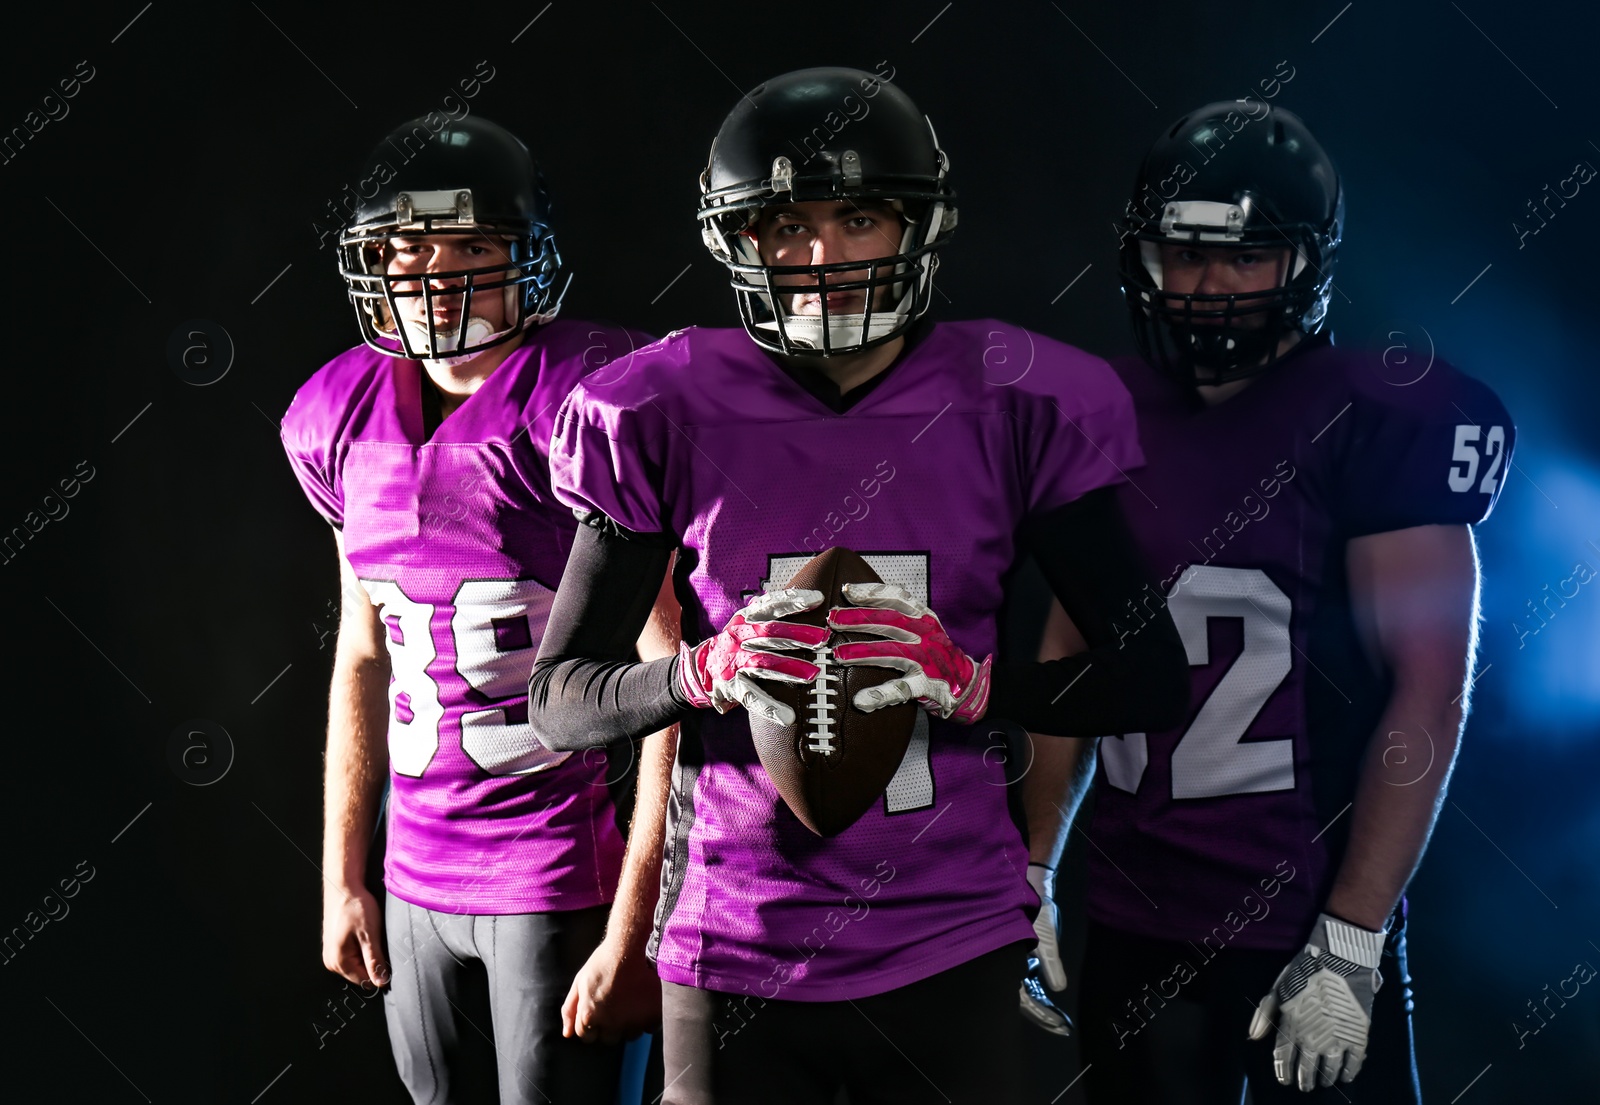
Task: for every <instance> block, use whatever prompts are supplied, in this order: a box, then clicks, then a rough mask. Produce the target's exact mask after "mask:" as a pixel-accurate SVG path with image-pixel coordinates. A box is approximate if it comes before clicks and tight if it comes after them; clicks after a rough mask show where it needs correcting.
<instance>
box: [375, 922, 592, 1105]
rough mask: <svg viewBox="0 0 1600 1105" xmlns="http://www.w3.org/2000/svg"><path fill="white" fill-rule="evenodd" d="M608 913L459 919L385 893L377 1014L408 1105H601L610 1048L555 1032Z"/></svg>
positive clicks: (559, 1030)
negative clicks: (385, 966) (383, 970)
mask: <svg viewBox="0 0 1600 1105" xmlns="http://www.w3.org/2000/svg"><path fill="white" fill-rule="evenodd" d="M608 910H609V907H608V906H595V907H594V908H592V909H580V910H573V911H570V912H561V913H520V914H511V915H503V916H471V915H467V914H456V913H440V912H437V911H435V910H431V909H424V908H423V907H421V906H417V905H412V904H411V903H410V902H406V901H402V900H401V899H399V898H397V897H395V896H394V895H393V894H390V895H388V901H387V904H386V907H385V921H386V926H387V933H386V935H387V941H386V942H387V945H388V951H389V969H390V974H391V976H392V977H391V979H390V983H389V986H388V988H387V989H386V990H385V991H384V998H383V1008H384V1014H385V1016H386V1018H387V1020H388V1024H389V1043H390V1046H391V1047H392V1048H393V1049H394V1058H395V1064H396V1066H398V1067H399V1068H400V1079H401V1081H403V1082H404V1083H405V1085H406V1089H407V1090H409V1091H410V1092H411V1096H412V1098H413V1100H415V1101H416V1102H417V1103H418V1105H447V1103H448V1105H457V1103H469V1102H470V1103H478V1102H482V1103H485V1105H488V1103H493V1102H497V1101H498V1102H499V1103H500V1105H551V1103H555V1105H566V1103H567V1102H575V1103H589V1102H594V1103H596V1105H609V1103H610V1102H611V1101H612V1100H613V1099H614V1098H615V1096H616V1092H617V1079H618V1074H619V1072H620V1070H621V1066H622V1045H621V1044H616V1045H602V1044H592V1043H584V1042H582V1041H580V1040H578V1039H577V1038H576V1037H574V1038H572V1039H563V1038H562V1035H561V1003H562V1002H563V1001H564V1000H566V996H567V990H568V988H569V987H570V986H571V985H572V980H573V978H574V977H575V976H576V975H577V973H578V971H579V969H580V968H581V967H582V966H583V964H584V962H585V961H586V960H587V959H588V958H589V953H590V952H591V951H593V950H594V948H595V946H596V945H597V944H599V943H600V937H601V935H602V934H603V933H604V931H605V923H606V914H607V912H608ZM497 1085H498V1087H499V1089H498V1096H497V1094H496V1086H497Z"/></svg>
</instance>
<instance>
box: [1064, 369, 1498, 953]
mask: <svg viewBox="0 0 1600 1105" xmlns="http://www.w3.org/2000/svg"><path fill="white" fill-rule="evenodd" d="M1117 367H1118V369H1119V371H1121V372H1122V374H1123V377H1124V379H1125V380H1126V381H1127V383H1128V385H1129V388H1130V390H1131V391H1132V393H1133V395H1134V400H1135V403H1136V405H1137V407H1138V416H1139V431H1140V435H1141V440H1142V442H1143V445H1144V450H1145V454H1146V456H1147V458H1148V463H1147V465H1146V467H1145V468H1144V469H1143V470H1142V471H1140V472H1137V473H1135V474H1134V475H1133V476H1132V480H1133V482H1132V483H1131V484H1129V485H1128V486H1127V487H1126V488H1123V489H1119V496H1120V498H1121V499H1122V504H1123V509H1124V511H1125V513H1126V514H1127V517H1128V521H1129V524H1130V526H1131V527H1132V529H1133V531H1134V534H1135V536H1136V538H1137V540H1138V542H1139V544H1140V547H1141V548H1142V550H1143V551H1144V553H1145V555H1146V558H1147V560H1148V562H1149V563H1150V566H1151V567H1152V568H1153V569H1155V570H1156V571H1157V574H1158V575H1159V577H1160V578H1161V580H1162V582H1161V585H1160V586H1161V593H1160V594H1156V593H1153V592H1152V593H1151V594H1149V595H1148V596H1146V598H1147V600H1148V601H1147V602H1146V603H1145V604H1144V606H1145V607H1146V610H1144V611H1141V610H1137V609H1130V610H1129V611H1128V613H1127V619H1126V622H1125V624H1123V625H1122V626H1121V629H1122V630H1124V631H1125V632H1130V633H1136V632H1138V629H1139V626H1140V624H1141V622H1142V621H1143V619H1144V618H1145V617H1146V616H1147V611H1153V610H1156V609H1159V607H1160V605H1161V603H1162V601H1163V597H1164V598H1165V601H1166V605H1167V608H1168V609H1169V610H1170V612H1171V614H1172V617H1173V620H1174V621H1175V622H1176V623H1177V626H1178V630H1179V633H1180V634H1181V635H1182V637H1183V641H1184V644H1185V646H1186V647H1187V649H1188V653H1189V663H1190V665H1191V669H1190V670H1191V687H1192V690H1191V695H1190V712H1189V717H1188V719H1187V721H1186V722H1185V723H1184V725H1183V726H1182V727H1181V728H1178V729H1173V730H1170V731H1167V732H1162V733H1130V734H1125V735H1122V736H1117V737H1107V738H1105V739H1104V740H1102V741H1101V742H1100V768H1099V786H1098V788H1097V798H1096V805H1095V809H1094V814H1093V816H1092V818H1091V821H1090V826H1089V830H1088V832H1089V836H1090V838H1091V839H1092V840H1093V842H1094V844H1095V846H1096V847H1095V848H1094V849H1092V850H1091V853H1090V856H1089V870H1090V875H1089V879H1090V889H1089V915H1090V916H1091V917H1092V918H1093V919H1094V920H1096V921H1099V922H1101V923H1103V924H1106V925H1110V926H1112V927H1115V928H1117V929H1120V930H1123V931H1126V932H1131V933H1135V934H1138V935H1142V936H1148V937H1153V938H1157V939H1164V940H1174V941H1181V940H1187V941H1190V942H1192V943H1193V944H1194V945H1195V946H1196V948H1197V949H1199V950H1200V951H1201V952H1202V954H1204V955H1206V956H1208V957H1209V956H1210V955H1213V954H1215V952H1216V951H1217V950H1218V949H1220V948H1221V947H1225V946H1233V947H1242V948H1255V949H1263V950H1271V951H1292V950H1296V949H1298V948H1299V947H1300V946H1301V945H1302V944H1303V943H1304V941H1305V937H1306V934H1307V932H1308V931H1309V930H1310V928H1311V925H1312V923H1313V922H1314V921H1315V919H1316V915H1317V913H1318V912H1319V911H1320V910H1321V909H1322V906H1323V903H1324V901H1325V899H1326V897H1327V895H1328V893H1329V891H1330V890H1331V888H1332V882H1333V877H1334V875H1335V874H1336V873H1337V864H1338V862H1339V859H1340V858H1341V857H1342V854H1343V847H1344V842H1345V840H1346V839H1347V834H1348V830H1349V824H1350V817H1349V805H1350V803H1351V802H1352V800H1353V799H1354V797H1355V787H1356V782H1357V779H1358V775H1359V768H1360V761H1361V757H1362V756H1363V754H1364V753H1365V752H1366V749H1367V745H1368V742H1369V739H1370V738H1371V736H1372V732H1373V729H1374V727H1375V726H1376V724H1377V722H1378V718H1379V716H1380V714H1381V712H1382V709H1383V706H1384V702H1385V699H1386V695H1387V691H1386V688H1385V686H1384V683H1383V681H1382V678H1381V676H1380V675H1379V674H1378V673H1377V672H1375V671H1374V670H1373V665H1372V664H1371V663H1369V662H1368V660H1367V659H1366V657H1365V655H1364V653H1363V650H1362V647H1361V643H1360V641H1359V640H1358V638H1357V635H1356V630H1355V627H1354V623H1353V621H1352V618H1351V609H1350V594H1349V587H1348V582H1347V578H1346V568H1345V544H1346V542H1348V541H1349V540H1350V539H1351V538H1353V537H1360V536H1363V535H1367V534H1373V533H1382V532H1387V531H1389V530H1396V529H1404V528H1407V527H1411V526H1420V525H1429V524H1471V523H1475V522H1479V521H1481V520H1483V519H1484V518H1485V517H1487V516H1488V514H1489V512H1490V510H1491V509H1492V508H1493V506H1494V502H1495V500H1496V498H1497V497H1498V495H1499V492H1500V487H1501V485H1502V483H1503V481H1504V478H1505V476H1506V475H1507V474H1508V472H1509V467H1508V466H1509V461H1510V456H1511V448H1512V444H1513V439H1514V436H1515V431H1514V428H1513V427H1512V425H1511V419H1510V417H1509V416H1508V415H1507V413H1506V410H1505V408H1504V407H1503V406H1502V405H1501V404H1500V401H1499V400H1498V399H1497V398H1496V397H1495V395H1494V393H1493V392H1492V391H1490V390H1489V389H1488V388H1487V387H1485V386H1484V385H1483V384H1481V383H1479V382H1478V381H1476V380H1474V379H1472V378H1470V377H1467V376H1465V375H1462V374H1461V373H1460V372H1458V371H1456V370H1455V369H1453V368H1451V367H1450V366H1449V365H1447V364H1444V363H1443V362H1440V361H1435V362H1434V363H1433V365H1432V366H1431V368H1429V369H1428V370H1427V371H1426V372H1425V374H1424V375H1423V376H1422V378H1420V379H1397V378H1396V376H1395V373H1394V372H1393V371H1391V370H1390V369H1389V368H1388V367H1387V366H1385V365H1384V364H1383V363H1382V360H1381V358H1380V357H1379V356H1378V355H1376V354H1370V355H1369V354H1365V353H1360V352H1351V351H1347V350H1344V349H1336V348H1334V347H1333V346H1332V345H1330V344H1327V343H1326V342H1322V341H1318V343H1317V344H1316V345H1315V346H1312V347H1310V348H1307V349H1305V350H1303V351H1301V352H1300V353H1297V354H1296V355H1294V356H1292V357H1291V358H1290V359H1288V360H1287V361H1285V362H1284V363H1283V364H1282V365H1280V366H1278V367H1275V368H1273V369H1271V370H1269V371H1267V372H1265V373H1263V374H1262V375H1261V376H1259V377H1257V378H1256V379H1255V380H1254V381H1253V382H1252V383H1251V384H1250V385H1249V386H1248V387H1246V388H1245V389H1244V390H1243V391H1241V392H1239V393H1238V394H1237V395H1235V396H1234V397H1233V398H1231V399H1229V400H1227V401H1225V402H1223V403H1220V404H1218V405H1217V406H1215V407H1211V408H1206V407H1204V406H1203V405H1201V404H1200V401H1199V400H1198V399H1197V398H1195V397H1194V396H1193V394H1192V392H1190V391H1188V390H1187V389H1181V388H1179V387H1177V386H1176V385H1174V384H1172V383H1170V382H1169V381H1167V380H1166V379H1164V378H1162V377H1160V376H1158V375H1157V374H1156V373H1155V372H1154V371H1153V370H1152V369H1150V368H1149V367H1148V366H1147V365H1145V363H1144V362H1143V361H1140V360H1137V359H1134V360H1128V361H1120V362H1118V365H1117ZM1396 754H1397V755H1406V754H1408V753H1407V752H1406V751H1405V750H1404V749H1400V748H1398V747H1397V749H1396ZM1409 754H1410V755H1412V756H1414V757H1416V759H1417V761H1418V762H1417V764H1416V767H1417V773H1418V776H1419V777H1420V776H1421V775H1422V773H1423V772H1424V771H1426V770H1427V768H1428V766H1429V765H1428V764H1426V763H1423V762H1421V761H1422V759H1423V757H1422V756H1420V755H1418V752H1417V749H1416V748H1415V747H1414V746H1413V747H1412V748H1411V749H1410V752H1409ZM1395 762H1396V763H1403V762H1404V761H1403V760H1397V761H1395Z"/></svg>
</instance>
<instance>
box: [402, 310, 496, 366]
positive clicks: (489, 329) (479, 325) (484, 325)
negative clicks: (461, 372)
mask: <svg viewBox="0 0 1600 1105" xmlns="http://www.w3.org/2000/svg"><path fill="white" fill-rule="evenodd" d="M405 327H406V334H407V335H408V336H409V337H410V338H411V344H412V345H413V346H414V347H416V348H418V349H426V348H428V328H427V327H426V326H421V325H418V324H417V323H414V322H407V323H406V324H405ZM510 329H511V328H510V327H509V326H508V327H506V329H505V330H496V329H495V328H494V326H493V325H492V324H490V323H489V322H488V321H486V320H485V319H482V318H479V317H478V316H477V315H473V316H472V317H471V318H469V319H467V338H466V341H464V342H462V343H461V344H462V345H464V346H466V347H468V349H469V350H470V352H466V353H462V354H460V355H458V356H454V357H422V358H419V359H420V360H421V361H422V363H423V364H425V365H427V366H429V367H430V368H447V367H451V366H454V365H458V364H465V363H466V362H468V361H470V360H472V358H474V357H476V356H477V355H478V354H479V353H482V352H483V350H481V349H472V347H473V346H477V345H482V344H483V343H484V342H488V341H493V340H494V339H495V338H498V337H500V336H501V335H502V334H504V333H506V331H507V330H510ZM458 333H459V331H456V330H439V329H435V330H434V334H435V336H436V337H437V338H438V339H439V344H440V345H445V346H452V345H455V344H456V340H455V339H456V335H457V334H458Z"/></svg>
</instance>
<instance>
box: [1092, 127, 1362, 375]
mask: <svg viewBox="0 0 1600 1105" xmlns="http://www.w3.org/2000/svg"><path fill="white" fill-rule="evenodd" d="M1116 225H1117V230H1118V231H1119V233H1120V235H1121V240H1122V249H1121V270H1122V289H1123V293H1124V295H1125V296H1126V297H1127V301H1128V311H1129V314H1130V315H1131V317H1132V322H1133V331H1134V336H1135V338H1136V339H1137V341H1138V344H1139V351H1140V352H1141V353H1142V354H1143V355H1144V358H1145V359H1146V360H1147V361H1149V362H1150V364H1151V365H1152V366H1154V367H1155V368H1157V369H1159V370H1161V371H1163V372H1166V373H1169V374H1171V375H1172V376H1173V377H1175V378H1176V379H1178V380H1181V381H1184V382H1186V383H1195V384H1221V383H1226V382H1228V381H1230V380H1240V379H1244V378H1245V377H1247V376H1253V375H1255V374H1256V373H1258V372H1261V371H1262V370H1264V369H1266V368H1267V367H1269V366H1270V365H1272V364H1273V363H1274V362H1275V361H1276V360H1277V358H1278V347H1279V345H1280V343H1281V340H1282V338H1283V337H1284V336H1285V335H1286V334H1288V333H1290V332H1292V331H1296V330H1298V331H1299V332H1300V333H1302V334H1305V335H1310V334H1315V333H1317V332H1318V331H1319V330H1321V329H1322V326H1323V323H1324V322H1325V320H1326V318H1327V313H1328V296H1329V294H1330V292H1331V290H1332V288H1333V266H1334V261H1335V258H1336V255H1337V252H1338V249H1339V238H1340V235H1341V234H1342V233H1343V229H1344V188H1343V185H1342V184H1341V182H1340V179H1339V170H1338V169H1337V168H1335V167H1334V164H1333V161H1332V160H1331V159H1329V157H1328V155H1327V154H1326V153H1325V152H1324V151H1323V149H1322V146H1321V145H1320V144H1318V142H1317V140H1316V138H1315V137H1313V136H1312V134H1311V132H1310V131H1309V130H1308V129H1306V125H1305V124H1304V123H1302V122H1301V121H1300V120H1299V118H1298V117H1297V116H1295V115H1293V114H1292V113H1290V112H1288V111H1285V110H1284V109H1282V108H1279V107H1273V106H1271V105H1270V104H1267V103H1266V102H1265V101H1258V100H1241V101H1237V102H1228V101H1222V102H1219V103H1214V104H1207V105H1206V106H1205V107H1202V108H1200V109H1199V110H1197V111H1192V112H1190V113H1189V114H1188V115H1185V116H1184V117H1183V118H1181V119H1179V120H1178V121H1177V122H1176V123H1174V124H1173V125H1172V126H1170V127H1168V128H1167V130H1166V132H1165V133H1163V134H1162V136H1161V137H1160V138H1158V139H1157V140H1156V143H1155V145H1154V146H1152V147H1151V149H1150V152H1149V154H1148V155H1146V157H1145V159H1144V164H1143V165H1141V166H1140V168H1139V176H1138V179H1137V180H1136V181H1135V184H1134V193H1133V199H1132V200H1130V201H1129V203H1128V207H1127V211H1126V213H1125V214H1124V215H1123V217H1122V219H1121V220H1119V221H1118V223H1117V224H1116ZM1176 243H1193V244H1194V245H1195V246H1197V247H1205V246H1231V247H1249V246H1256V247H1259V248H1261V249H1264V250H1265V249H1271V250H1277V249H1283V248H1287V249H1288V250H1289V264H1288V266H1287V268H1286V270H1285V273H1284V277H1283V279H1282V281H1281V283H1280V284H1279V285H1278V286H1277V287H1274V288H1271V289H1268V290H1266V291H1261V292H1252V293H1250V294H1248V295H1243V294H1241V295H1201V294H1195V295H1178V294H1175V293H1173V292H1169V291H1167V290H1165V289H1164V288H1163V286H1162V273H1161V253H1160V246H1161V245H1163V244H1176Z"/></svg>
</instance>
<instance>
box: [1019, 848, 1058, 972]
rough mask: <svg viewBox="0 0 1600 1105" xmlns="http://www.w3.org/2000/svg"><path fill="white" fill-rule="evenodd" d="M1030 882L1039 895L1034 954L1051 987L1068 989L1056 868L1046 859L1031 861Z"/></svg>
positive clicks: (1034, 930)
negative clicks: (1057, 894) (1043, 861)
mask: <svg viewBox="0 0 1600 1105" xmlns="http://www.w3.org/2000/svg"><path fill="white" fill-rule="evenodd" d="M1028 885H1029V886H1031V887H1033V892H1034V893H1035V894H1037V895H1039V915H1038V916H1037V917H1035V918H1034V919H1033V932H1034V935H1036V936H1037V937H1038V938H1039V943H1038V946H1036V947H1035V948H1034V949H1033V954H1034V955H1035V956H1037V957H1038V959H1039V972H1040V973H1041V974H1042V975H1043V976H1044V984H1045V985H1046V986H1048V987H1050V989H1052V990H1065V989H1066V988H1067V969H1066V967H1064V966H1062V964H1061V911H1060V910H1058V909H1057V908H1056V869H1055V868H1054V867H1046V866H1045V865H1044V864H1042V863H1030V864H1028Z"/></svg>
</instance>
